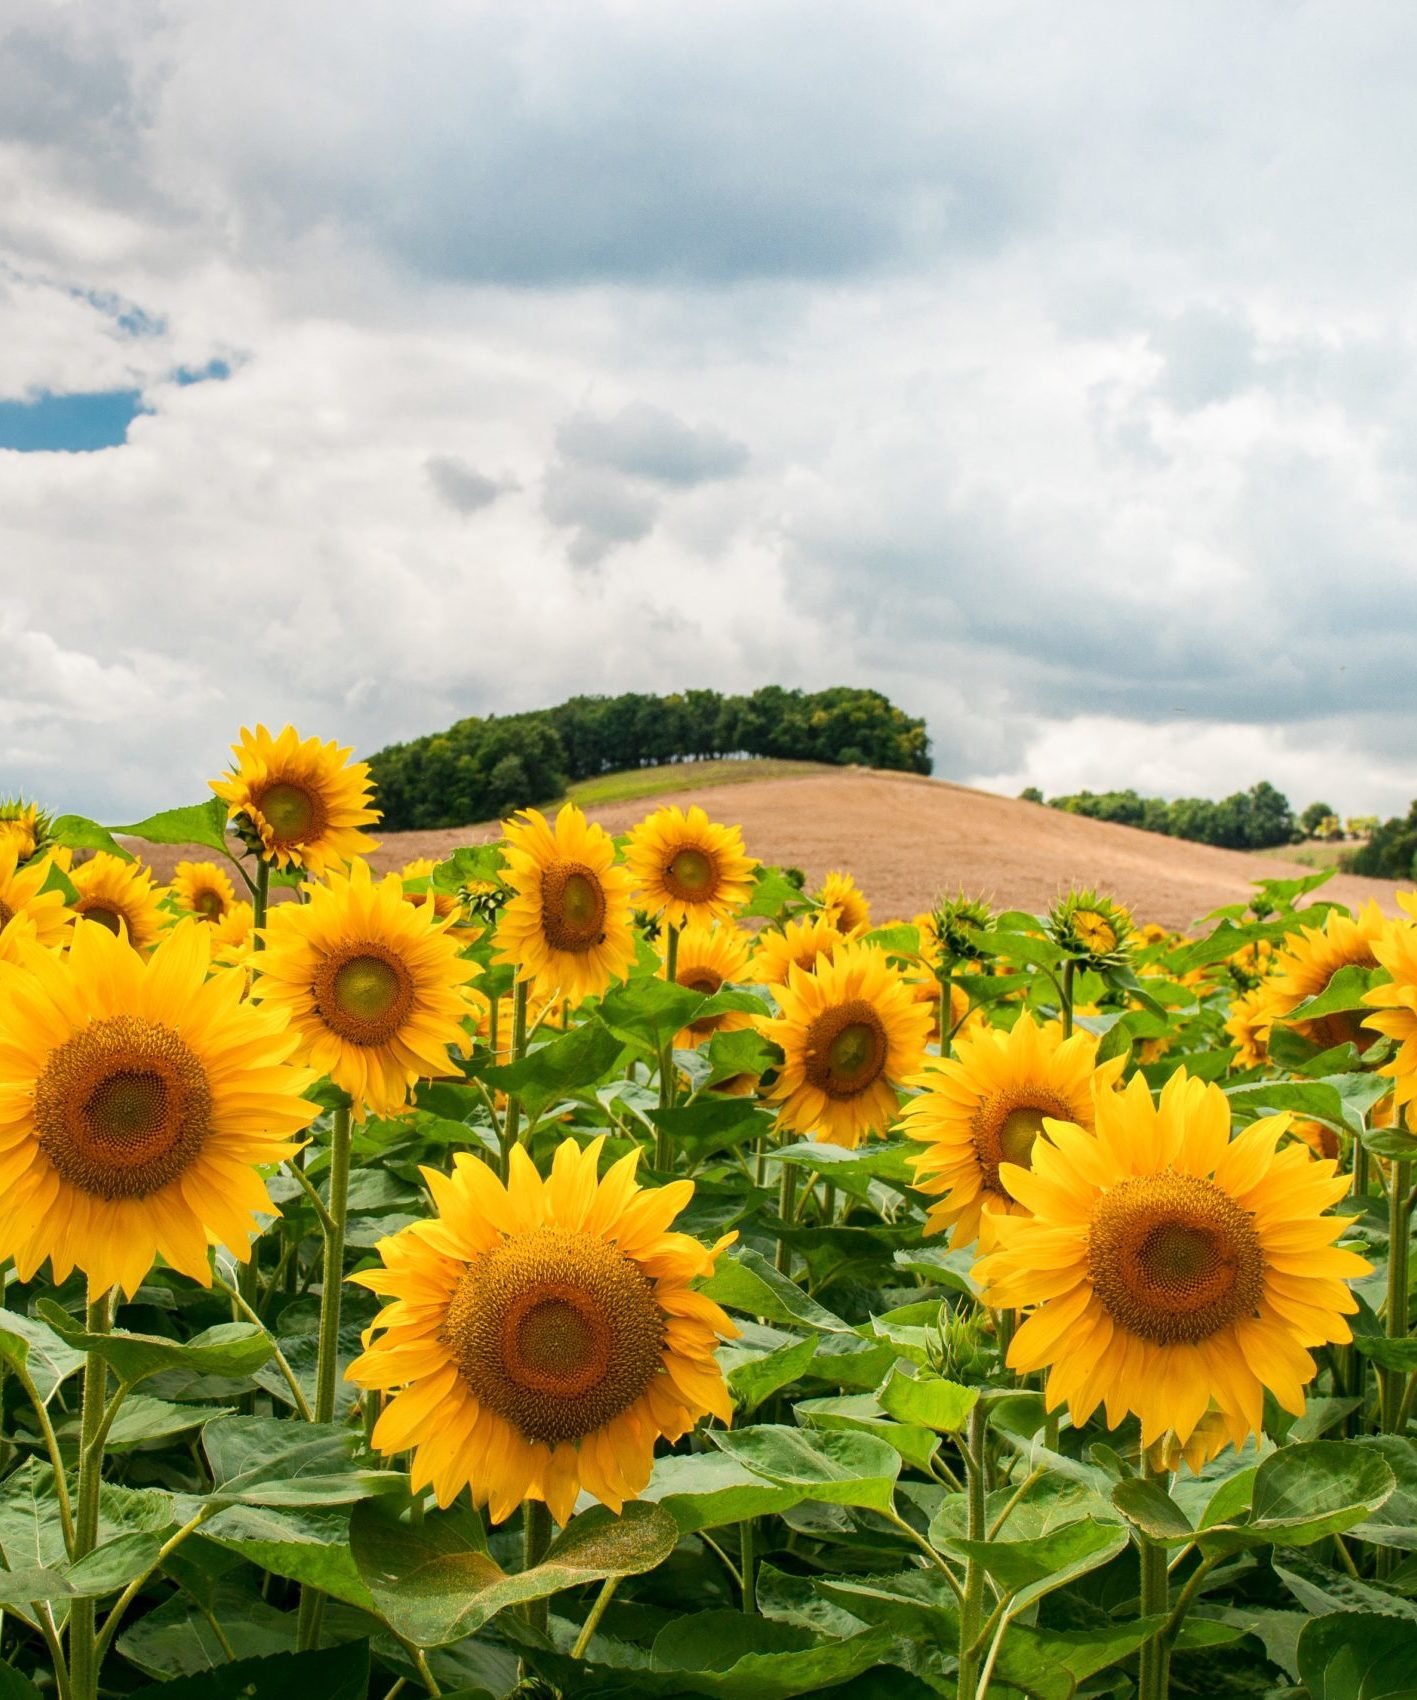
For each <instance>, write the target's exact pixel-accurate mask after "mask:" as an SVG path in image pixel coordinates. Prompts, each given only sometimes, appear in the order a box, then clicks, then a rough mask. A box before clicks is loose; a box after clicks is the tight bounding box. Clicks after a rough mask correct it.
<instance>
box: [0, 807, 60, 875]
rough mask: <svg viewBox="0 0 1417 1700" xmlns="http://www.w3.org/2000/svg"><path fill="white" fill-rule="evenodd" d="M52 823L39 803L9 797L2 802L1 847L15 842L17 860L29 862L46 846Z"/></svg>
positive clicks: (0, 815)
mask: <svg viewBox="0 0 1417 1700" xmlns="http://www.w3.org/2000/svg"><path fill="white" fill-rule="evenodd" d="M51 824H52V823H51V821H50V818H49V816H48V815H46V814H45V813H43V811H42V810H41V809H40V806H39V804H38V803H27V802H25V800H24V799H23V798H22V797H7V798H6V799H5V800H4V802H0V848H3V847H4V846H5V845H7V844H13V845H14V846H15V856H16V860H17V861H19V862H28V861H29V859H30V857H31V856H33V855H34V854H35V852H36V851H37V850H41V849H43V848H44V845H45V842H46V841H47V840H48V837H49V828H50V825H51Z"/></svg>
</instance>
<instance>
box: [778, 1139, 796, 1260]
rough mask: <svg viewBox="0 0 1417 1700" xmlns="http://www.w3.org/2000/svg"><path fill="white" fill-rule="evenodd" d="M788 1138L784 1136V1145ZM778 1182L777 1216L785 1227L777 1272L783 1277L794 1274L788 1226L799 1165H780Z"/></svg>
mask: <svg viewBox="0 0 1417 1700" xmlns="http://www.w3.org/2000/svg"><path fill="white" fill-rule="evenodd" d="M785 1143H786V1136H785V1135H784V1144H785ZM777 1167H778V1180H777V1214H778V1217H779V1219H780V1220H781V1222H782V1225H783V1231H782V1232H781V1233H779V1235H778V1239H777V1258H776V1264H777V1270H778V1273H779V1274H781V1275H791V1273H792V1248H791V1247H790V1246H789V1245H788V1243H787V1233H786V1229H787V1225H788V1223H790V1222H791V1220H792V1215H793V1208H794V1204H795V1201H796V1197H797V1165H796V1164H795V1163H779V1164H778V1166H777Z"/></svg>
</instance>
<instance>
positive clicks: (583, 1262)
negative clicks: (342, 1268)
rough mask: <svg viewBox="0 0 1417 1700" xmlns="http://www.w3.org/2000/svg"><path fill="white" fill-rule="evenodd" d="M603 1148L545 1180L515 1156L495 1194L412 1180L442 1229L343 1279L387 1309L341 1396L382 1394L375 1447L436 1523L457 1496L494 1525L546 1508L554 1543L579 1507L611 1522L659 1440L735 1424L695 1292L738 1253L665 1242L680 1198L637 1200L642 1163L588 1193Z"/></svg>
mask: <svg viewBox="0 0 1417 1700" xmlns="http://www.w3.org/2000/svg"><path fill="white" fill-rule="evenodd" d="M603 1143H604V1141H603V1139H595V1140H592V1141H591V1142H590V1144H589V1145H587V1146H586V1147H585V1149H584V1150H581V1149H578V1147H577V1146H576V1143H575V1141H574V1140H569V1139H568V1140H566V1141H565V1142H564V1143H563V1144H562V1145H561V1146H560V1148H559V1149H558V1150H557V1152H556V1156H555V1159H554V1161H553V1163H552V1166H551V1173H550V1176H549V1177H548V1178H547V1179H545V1180H543V1179H542V1178H541V1176H540V1175H539V1174H538V1173H537V1171H536V1169H535V1167H534V1166H533V1164H532V1162H531V1159H530V1158H529V1157H528V1156H527V1154H526V1152H525V1150H524V1149H523V1148H522V1147H520V1146H517V1147H515V1148H514V1149H513V1151H512V1160H511V1173H510V1177H509V1179H508V1181H507V1184H506V1185H505V1186H504V1185H503V1184H502V1182H501V1181H499V1180H498V1179H497V1178H496V1176H495V1175H494V1174H493V1173H492V1171H491V1169H490V1168H488V1167H487V1166H486V1165H485V1164H484V1163H481V1162H479V1161H478V1160H477V1159H475V1158H473V1157H469V1156H467V1155H465V1154H461V1153H460V1154H459V1155H458V1156H457V1157H455V1158H454V1170H453V1173H452V1175H451V1176H444V1175H441V1174H438V1173H437V1172H436V1171H434V1170H430V1169H425V1170H424V1175H425V1176H426V1178H427V1181H428V1185H429V1188H430V1190H431V1191H432V1194H433V1199H434V1203H435V1204H436V1206H437V1208H438V1211H439V1215H438V1217H437V1218H436V1219H434V1220H432V1221H428V1222H418V1223H414V1224H413V1225H412V1226H410V1227H407V1228H404V1229H403V1230H402V1231H401V1232H400V1233H398V1234H395V1235H394V1236H393V1237H392V1238H390V1239H385V1240H381V1241H380V1242H379V1248H378V1249H379V1255H380V1257H381V1259H382V1260H383V1267H382V1268H378V1269H371V1270H368V1271H365V1272H363V1273H361V1274H359V1275H356V1276H355V1277H354V1279H355V1280H356V1281H359V1282H362V1283H363V1284H364V1285H365V1286H368V1287H371V1288H372V1289H373V1290H374V1291H375V1292H376V1293H380V1294H383V1295H384V1296H386V1297H388V1298H390V1299H391V1300H392V1302H391V1303H389V1304H387V1305H386V1306H385V1308H384V1309H383V1310H382V1311H381V1312H380V1313H379V1315H378V1317H377V1318H376V1319H375V1322H374V1325H373V1328H372V1329H371V1330H370V1338H371V1341H372V1344H370V1346H369V1347H368V1349H367V1350H366V1351H365V1353H364V1354H363V1356H362V1357H360V1358H358V1359H356V1360H355V1362H354V1363H353V1364H352V1365H351V1366H350V1369H349V1378H350V1380H352V1381H354V1382H356V1383H357V1384H358V1385H359V1386H361V1387H367V1388H380V1389H383V1390H385V1391H392V1392H393V1397H392V1399H391V1400H390V1401H389V1402H388V1403H387V1404H386V1406H385V1408H384V1412H383V1415H382V1416H381V1417H380V1418H379V1421H378V1424H377V1425H376V1427H375V1429H374V1444H375V1446H377V1447H378V1448H379V1449H380V1450H381V1451H384V1452H386V1453H393V1452H401V1451H404V1450H406V1449H409V1448H411V1449H412V1451H413V1467H412V1480H413V1486H414V1490H415V1491H417V1490H418V1489H420V1488H422V1487H424V1486H427V1485H430V1484H431V1486H432V1488H433V1490H434V1492H435V1494H436V1495H437V1498H438V1503H439V1504H440V1505H450V1504H451V1503H452V1501H453V1500H454V1499H455V1498H456V1496H457V1495H458V1493H459V1492H461V1490H462V1489H463V1488H464V1487H467V1488H469V1489H470V1490H471V1492H472V1496H473V1499H474V1501H475V1502H476V1503H477V1504H479V1505H486V1506H487V1507H488V1509H489V1512H490V1515H491V1518H492V1520H493V1522H501V1521H502V1520H503V1519H504V1518H506V1517H508V1516H510V1515H511V1513H512V1512H513V1511H514V1510H515V1509H516V1508H517V1506H519V1505H520V1504H522V1502H523V1501H524V1500H527V1499H539V1500H544V1501H545V1502H546V1504H547V1505H548V1506H549V1507H550V1509H551V1514H552V1516H553V1517H555V1519H556V1521H557V1522H558V1523H565V1522H566V1521H567V1520H568V1519H569V1517H570V1515H571V1511H572V1508H573V1507H574V1505H575V1502H576V1498H577V1496H578V1494H579V1493H580V1492H581V1490H582V1489H584V1490H585V1491H586V1492H588V1493H591V1494H593V1495H594V1496H595V1497H596V1498H597V1499H599V1500H600V1501H601V1502H602V1503H603V1504H605V1505H608V1506H609V1507H610V1508H611V1509H612V1510H613V1511H616V1512H618V1511H619V1510H620V1509H621V1508H622V1507H623V1505H624V1503H625V1501H626V1500H627V1499H634V1498H635V1497H637V1496H638V1495H639V1494H640V1493H641V1492H642V1491H643V1489H644V1487H645V1485H646V1483H647V1482H648V1481H649V1476H650V1471H651V1469H652V1467H653V1463H654V1446H655V1442H656V1440H657V1439H658V1438H659V1436H660V1435H664V1436H665V1437H666V1438H668V1439H669V1440H671V1441H673V1440H677V1439H679V1437H680V1436H681V1435H683V1434H686V1433H687V1432H688V1431H689V1429H691V1428H692V1427H693V1426H694V1424H695V1423H696V1422H697V1421H698V1420H699V1418H700V1417H701V1416H703V1415H704V1414H705V1413H706V1412H712V1413H713V1414H714V1415H715V1416H716V1417H718V1418H719V1419H720V1420H721V1421H723V1422H728V1421H730V1420H731V1417H732V1406H731V1404H730V1402H729V1398H728V1391H727V1388H726V1386H725V1384H724V1380H723V1376H722V1373H721V1372H720V1370H719V1368H718V1365H717V1363H716V1361H715V1357H714V1354H715V1352H716V1350H717V1347H718V1342H719V1340H720V1339H726V1338H728V1337H730V1336H732V1335H733V1334H735V1333H736V1332H737V1330H736V1329H735V1328H734V1327H733V1324H732V1323H731V1322H729V1320H728V1318H727V1317H726V1316H725V1315H724V1313H723V1312H722V1310H720V1309H719V1307H718V1306H717V1305H716V1304H714V1303H713V1302H712V1300H710V1299H707V1298H705V1297H704V1296H703V1295H702V1294H700V1293H697V1292H695V1291H694V1289H693V1282H694V1281H696V1280H697V1279H698V1278H699V1277H701V1276H704V1275H708V1274H711V1273H712V1271H713V1267H714V1261H715V1259H716V1258H717V1256H718V1254H719V1252H720V1251H722V1249H723V1247H724V1246H725V1245H727V1244H729V1243H730V1241H731V1240H732V1239H733V1237H734V1236H733V1235H731V1234H730V1235H729V1236H728V1237H727V1238H726V1239H723V1240H720V1241H719V1242H718V1244H717V1245H715V1246H713V1247H712V1248H711V1249H710V1248H708V1247H705V1246H703V1245H700V1244H699V1243H698V1241H696V1240H693V1239H691V1238H689V1236H688V1235H686V1234H681V1233H674V1232H672V1231H671V1228H670V1224H671V1223H672V1221H673V1220H674V1218H675V1216H677V1215H678V1213H679V1212H680V1211H681V1210H682V1209H683V1208H684V1206H685V1205H686V1204H687V1203H688V1201H689V1199H690V1197H691V1196H692V1194H693V1190H694V1188H693V1183H692V1182H691V1181H674V1182H672V1183H671V1184H670V1185H668V1186H664V1187H660V1188H659V1189H657V1190H654V1191H646V1190H644V1189H642V1188H641V1187H640V1186H639V1185H638V1183H637V1182H636V1180H635V1178H634V1171H635V1163H636V1158H637V1153H633V1152H632V1153H630V1154H629V1155H628V1156H626V1157H622V1158H621V1159H620V1160H619V1161H618V1162H616V1163H615V1164H613V1165H612V1166H611V1168H610V1169H609V1170H608V1171H607V1173H606V1174H605V1176H604V1177H603V1178H602V1179H600V1180H597V1178H596V1174H597V1169H598V1165H599V1160H600V1153H601V1148H602V1145H603Z"/></svg>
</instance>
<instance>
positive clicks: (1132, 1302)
mask: <svg viewBox="0 0 1417 1700" xmlns="http://www.w3.org/2000/svg"><path fill="white" fill-rule="evenodd" d="M1088 1272H1089V1274H1090V1275H1091V1277H1092V1285H1093V1289H1094V1291H1095V1292H1096V1294H1097V1296H1098V1298H1099V1299H1101V1301H1102V1303H1103V1305H1104V1306H1105V1307H1106V1309H1107V1311H1108V1313H1109V1315H1110V1316H1111V1317H1112V1320H1113V1321H1114V1322H1115V1323H1117V1324H1118V1325H1119V1326H1121V1327H1122V1328H1125V1329H1127V1330H1128V1331H1129V1332H1130V1333H1132V1334H1137V1335H1140V1337H1141V1338H1142V1339H1143V1340H1150V1341H1152V1342H1153V1343H1154V1344H1156V1345H1161V1346H1171V1345H1177V1344H1179V1343H1183V1342H1184V1343H1190V1344H1194V1343H1195V1342H1196V1341H1198V1340H1207V1339H1209V1338H1210V1336H1211V1335H1212V1334H1216V1333H1219V1331H1220V1330H1221V1329H1222V1328H1228V1327H1229V1326H1230V1325H1231V1324H1232V1323H1234V1322H1238V1321H1239V1320H1240V1319H1241V1318H1242V1317H1246V1316H1252V1315H1254V1313H1255V1311H1256V1309H1257V1308H1258V1306H1259V1302H1260V1298H1261V1297H1262V1295H1263V1292H1264V1251H1263V1248H1262V1247H1261V1245H1260V1239H1259V1235H1258V1233H1257V1232H1256V1231H1255V1224H1254V1218H1253V1217H1252V1216H1251V1214H1250V1212H1249V1211H1248V1210H1243V1209H1242V1208H1241V1207H1240V1206H1239V1205H1238V1204H1237V1203H1236V1202H1235V1200H1234V1199H1233V1198H1231V1197H1230V1195H1229V1194H1228V1193H1226V1192H1223V1191H1222V1190H1221V1189H1220V1187H1218V1186H1217V1185H1216V1184H1215V1182H1214V1181H1210V1180H1205V1179H1203V1178H1202V1177H1200V1176H1198V1175H1177V1174H1170V1173H1168V1174H1164V1175H1141V1176H1134V1177H1132V1178H1131V1179H1128V1180H1124V1181H1122V1182H1120V1183H1119V1184H1118V1185H1117V1186H1115V1187H1113V1188H1112V1190H1111V1191H1110V1192H1108V1193H1107V1194H1106V1196H1105V1197H1104V1198H1103V1199H1102V1202H1101V1203H1100V1204H1099V1205H1098V1207H1097V1214H1096V1215H1095V1216H1094V1217H1093V1222H1092V1231H1091V1234H1090V1236H1089V1238H1088Z"/></svg>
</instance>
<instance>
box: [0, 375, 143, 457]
mask: <svg viewBox="0 0 1417 1700" xmlns="http://www.w3.org/2000/svg"><path fill="white" fill-rule="evenodd" d="M143 411H144V408H143V392H142V391H141V390H91V391H87V392H81V393H79V394H76V395H54V394H52V393H51V392H50V391H47V390H46V391H44V392H42V393H41V394H39V395H37V396H35V397H33V398H32V399H30V400H27V401H0V449H16V450H18V451H19V452H20V453H21V454H37V453H50V454H54V453H60V454H92V453H93V452H94V451H95V450H98V449H114V448H118V447H120V446H121V445H122V444H124V443H126V442H127V441H128V427H129V426H130V425H131V424H132V423H133V421H134V419H136V418H137V416H138V415H139V414H140V413H142V412H143Z"/></svg>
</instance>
